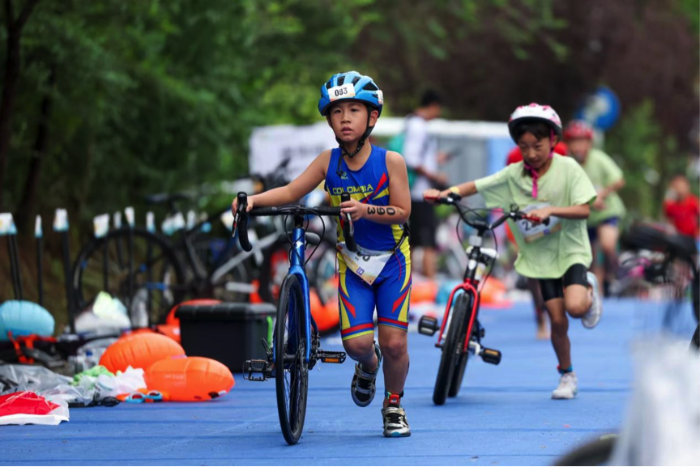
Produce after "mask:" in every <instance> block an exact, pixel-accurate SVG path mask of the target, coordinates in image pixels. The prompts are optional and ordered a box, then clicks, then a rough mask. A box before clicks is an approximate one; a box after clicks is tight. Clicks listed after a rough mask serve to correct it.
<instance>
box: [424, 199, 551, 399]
mask: <svg viewBox="0 0 700 467" xmlns="http://www.w3.org/2000/svg"><path fill="white" fill-rule="evenodd" d="M459 200H461V196H459V195H457V194H455V193H452V194H450V195H449V196H448V197H446V198H439V199H437V200H436V202H437V203H438V204H446V205H450V206H453V207H454V208H455V209H456V210H457V212H458V213H459V221H458V222H460V221H461V222H464V223H465V224H467V225H469V226H471V227H472V228H473V229H474V233H473V234H472V235H471V236H470V237H469V247H468V249H467V250H466V253H467V257H468V262H467V268H466V271H465V273H464V282H463V283H462V284H460V285H458V286H457V287H455V288H454V290H453V291H452V293H451V294H450V298H449V300H448V302H447V307H446V308H445V315H444V317H443V319H442V325H438V322H437V320H436V319H435V318H432V317H429V316H423V317H422V318H421V319H420V321H419V322H418V332H420V333H421V334H423V335H427V336H433V335H434V334H435V333H436V332H437V331H439V334H438V341H437V343H436V344H435V346H436V347H438V348H439V349H441V350H442V356H441V358H440V365H439V367H438V372H437V379H436V381H435V389H434V391H433V402H434V403H435V404H436V405H443V404H444V403H445V400H446V398H447V397H448V396H449V397H455V396H457V394H459V391H460V389H461V386H462V381H463V379H464V373H465V372H466V368H467V362H468V360H469V356H470V355H475V356H479V357H481V359H482V360H483V361H484V362H486V363H490V364H493V365H498V364H499V363H500V362H501V352H500V351H498V350H494V349H489V348H486V347H484V346H483V345H482V344H481V340H482V339H483V338H484V337H485V335H486V331H485V329H484V327H483V326H482V325H481V323H480V322H479V319H478V315H479V307H480V303H481V300H480V297H481V290H480V284H482V283H485V282H486V280H487V279H488V276H489V274H490V271H491V268H493V263H494V262H495V260H496V259H497V258H498V251H497V249H493V248H484V247H483V246H482V245H483V240H484V235H485V234H486V232H490V231H493V230H494V229H495V228H497V227H498V226H500V225H501V224H503V223H504V222H505V221H506V220H508V219H513V220H516V221H527V222H531V223H534V224H536V223H539V219H537V218H533V217H530V216H528V215H527V214H525V213H523V212H521V211H520V210H519V209H518V207H517V206H513V207H511V210H510V212H508V213H506V214H504V215H503V216H501V217H500V218H498V219H497V220H496V221H494V222H493V223H489V222H488V221H486V220H485V219H484V218H481V217H478V216H475V217H472V218H469V217H467V213H468V212H471V213H474V212H475V211H474V210H472V209H468V208H465V207H463V206H460V204H458V201H459ZM545 224H548V222H547V221H545ZM494 238H495V237H494ZM487 268H488V272H487V273H486V274H484V271H486V270H487Z"/></svg>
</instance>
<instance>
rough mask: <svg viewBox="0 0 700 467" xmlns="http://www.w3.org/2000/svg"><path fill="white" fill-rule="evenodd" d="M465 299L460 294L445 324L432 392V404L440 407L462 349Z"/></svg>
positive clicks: (445, 396) (443, 401)
mask: <svg viewBox="0 0 700 467" xmlns="http://www.w3.org/2000/svg"><path fill="white" fill-rule="evenodd" d="M466 309H467V306H466V297H465V296H464V294H460V295H459V296H458V297H457V299H456V302H455V304H454V305H453V306H452V310H451V311H450V315H449V318H448V320H449V321H448V323H447V325H446V326H447V332H446V336H445V339H444V340H443V344H442V356H441V357H440V366H439V367H438V373H437V379H436V380H435V390H434V391H433V402H434V403H435V405H442V404H444V403H445V399H446V398H447V392H448V390H449V388H450V384H451V383H452V379H453V378H454V375H455V371H456V369H457V364H458V363H459V357H460V355H461V353H462V349H463V347H464V341H460V340H459V337H460V336H463V335H464V332H465V331H464V328H465V327H466V323H465V322H464V320H465V316H466Z"/></svg>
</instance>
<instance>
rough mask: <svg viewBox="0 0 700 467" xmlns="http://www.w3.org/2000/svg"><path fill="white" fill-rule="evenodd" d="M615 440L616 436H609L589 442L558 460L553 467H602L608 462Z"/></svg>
mask: <svg viewBox="0 0 700 467" xmlns="http://www.w3.org/2000/svg"><path fill="white" fill-rule="evenodd" d="M616 440H617V437H616V436H610V437H605V438H598V439H596V440H593V441H589V442H587V443H586V444H584V445H582V446H579V447H578V448H576V449H574V450H573V451H571V452H569V453H568V454H566V455H564V457H561V458H559V459H558V460H557V462H556V463H555V464H554V465H603V464H605V463H607V462H609V461H610V457H611V456H612V453H613V449H614V448H615V441H616Z"/></svg>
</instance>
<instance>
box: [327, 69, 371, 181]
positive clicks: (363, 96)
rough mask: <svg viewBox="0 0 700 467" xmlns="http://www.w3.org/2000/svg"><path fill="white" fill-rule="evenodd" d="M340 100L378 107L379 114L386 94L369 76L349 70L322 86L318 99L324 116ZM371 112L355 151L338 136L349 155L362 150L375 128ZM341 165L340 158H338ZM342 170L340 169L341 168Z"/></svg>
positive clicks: (351, 155)
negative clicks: (370, 119)
mask: <svg viewBox="0 0 700 467" xmlns="http://www.w3.org/2000/svg"><path fill="white" fill-rule="evenodd" d="M339 101H355V102H362V103H364V104H365V105H367V106H369V107H372V108H373V109H377V111H378V112H379V115H381V114H382V107H384V95H383V94H382V91H381V90H380V89H379V86H377V84H376V83H375V82H374V80H373V79H372V78H370V77H369V76H365V75H361V74H359V73H358V72H356V71H348V72H346V73H337V74H335V75H333V76H331V79H329V80H328V81H327V82H326V84H324V85H323V86H321V98H320V99H319V100H318V111H319V112H320V113H321V115H323V116H324V117H327V116H328V111H329V110H330V108H331V106H332V105H333V104H335V103H337V102H339ZM369 118H370V116H369V112H368V113H367V129H366V130H365V133H364V134H363V135H362V138H360V141H359V142H358V144H357V148H356V149H355V150H354V151H353V152H348V151H347V150H346V149H345V146H344V145H343V142H342V141H341V140H340V139H339V138H338V137H336V138H335V139H336V141H338V145H339V146H340V149H341V150H342V151H343V153H344V154H347V155H348V157H354V156H355V154H357V153H358V152H360V150H361V149H362V147H363V146H364V145H365V141H366V140H367V138H369V135H370V133H372V130H373V129H374V127H373V126H370V125H369ZM338 165H340V159H338ZM339 170H340V169H339Z"/></svg>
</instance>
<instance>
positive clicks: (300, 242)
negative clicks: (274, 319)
mask: <svg viewBox="0 0 700 467" xmlns="http://www.w3.org/2000/svg"><path fill="white" fill-rule="evenodd" d="M297 221H299V222H297ZM301 222H302V221H301V219H295V220H294V223H295V226H294V231H293V233H292V247H291V249H292V251H291V255H290V256H291V258H290V260H289V272H288V273H287V275H290V274H291V275H295V276H297V278H298V279H299V282H300V283H301V290H302V293H303V294H304V318H305V319H304V322H305V323H306V329H304V333H305V334H306V342H308V343H309V345H307V346H306V356H305V360H306V362H307V363H308V362H309V360H310V359H311V327H312V326H311V325H310V323H311V322H312V321H311V320H312V318H311V307H310V306H309V279H308V278H307V277H306V270H305V268H304V258H306V237H305V235H306V232H305V231H304V229H303V228H302V227H301V226H300V225H299V224H300V223H301ZM297 312H298V311H297ZM298 323H299V322H298V320H294V321H292V322H290V324H294V325H298ZM291 331H292V330H291V329H290V334H291V335H294V333H292V332H291Z"/></svg>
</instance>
